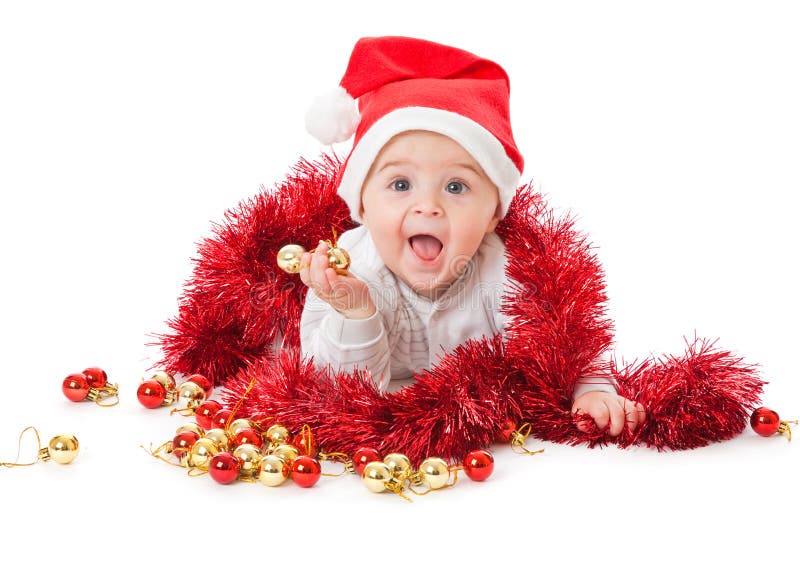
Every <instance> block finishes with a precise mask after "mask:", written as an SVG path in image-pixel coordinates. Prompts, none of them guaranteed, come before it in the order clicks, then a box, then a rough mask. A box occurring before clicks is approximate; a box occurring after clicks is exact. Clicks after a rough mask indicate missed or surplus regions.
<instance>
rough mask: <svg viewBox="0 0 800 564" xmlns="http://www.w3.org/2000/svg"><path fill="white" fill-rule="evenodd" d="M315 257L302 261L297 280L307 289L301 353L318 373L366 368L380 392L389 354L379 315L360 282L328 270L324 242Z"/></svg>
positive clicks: (384, 384)
mask: <svg viewBox="0 0 800 564" xmlns="http://www.w3.org/2000/svg"><path fill="white" fill-rule="evenodd" d="M315 255H316V256H314V257H313V258H312V256H311V255H310V254H309V253H306V255H304V256H303V258H302V259H301V268H303V267H305V268H304V269H303V270H301V271H300V273H301V279H302V280H303V282H304V283H305V284H306V285H307V286H308V287H309V290H308V292H307V293H306V302H305V305H304V307H303V314H302V317H301V319H300V342H301V347H302V350H303V354H304V355H305V356H313V357H314V365H315V366H316V367H317V368H318V369H322V368H324V367H325V366H330V367H331V368H332V369H334V370H344V371H346V372H352V371H353V370H354V369H355V368H356V367H357V368H359V369H365V368H368V369H369V371H370V372H371V374H372V378H373V381H374V382H375V384H376V385H377V386H378V388H379V389H381V390H383V389H385V388H386V386H387V384H388V382H389V374H390V372H389V368H390V354H389V342H388V336H387V333H386V329H385V328H384V324H383V316H382V315H381V312H380V311H379V310H378V309H377V308H376V307H375V305H374V303H373V302H372V298H371V297H370V296H369V293H368V290H367V286H366V284H364V282H363V281H361V280H359V279H358V278H356V277H355V276H353V275H352V274H350V273H348V275H346V276H345V275H339V274H337V273H336V272H335V271H334V270H333V269H332V268H329V267H328V264H327V258H326V256H325V248H324V244H320V246H319V247H318V248H317V251H316V253H315Z"/></svg>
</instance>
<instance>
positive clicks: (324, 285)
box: [300, 241, 376, 319]
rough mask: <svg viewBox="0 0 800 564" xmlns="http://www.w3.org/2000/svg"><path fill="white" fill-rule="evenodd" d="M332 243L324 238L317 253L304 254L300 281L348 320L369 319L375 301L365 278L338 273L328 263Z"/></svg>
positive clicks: (373, 311)
mask: <svg viewBox="0 0 800 564" xmlns="http://www.w3.org/2000/svg"><path fill="white" fill-rule="evenodd" d="M327 251H328V245H327V244H326V243H325V242H324V241H320V242H319V245H317V248H316V250H315V251H314V252H313V253H303V256H302V257H300V280H302V281H303V284H305V285H306V286H308V287H309V289H311V290H314V293H315V294H316V295H317V296H318V297H319V298H320V299H321V300H323V301H326V302H328V303H329V304H330V305H331V306H332V307H333V308H334V309H336V310H337V311H338V312H339V313H341V314H342V315H344V316H345V317H347V318H348V319H366V318H367V317H370V316H372V315H373V314H374V313H375V310H376V308H375V304H374V303H373V301H372V297H371V296H370V295H369V290H368V288H367V285H366V283H364V281H363V280H359V279H358V278H356V277H355V276H354V275H353V274H351V273H350V272H348V273H347V274H337V272H336V271H335V270H334V269H333V268H331V267H330V266H329V263H328V253H327Z"/></svg>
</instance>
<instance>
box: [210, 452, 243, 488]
mask: <svg viewBox="0 0 800 564" xmlns="http://www.w3.org/2000/svg"><path fill="white" fill-rule="evenodd" d="M239 465H240V462H239V459H238V458H236V457H235V456H233V455H232V454H231V453H229V452H220V453H218V454H216V455H214V457H213V458H212V459H211V462H209V463H208V473H209V474H211V477H212V478H214V480H216V481H217V482H219V483H220V484H230V483H231V482H235V481H236V478H238V477H239Z"/></svg>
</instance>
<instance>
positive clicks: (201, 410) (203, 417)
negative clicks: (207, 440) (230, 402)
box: [194, 400, 222, 431]
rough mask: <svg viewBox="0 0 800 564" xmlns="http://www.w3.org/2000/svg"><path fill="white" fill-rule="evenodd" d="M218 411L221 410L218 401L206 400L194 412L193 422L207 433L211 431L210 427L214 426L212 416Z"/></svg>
mask: <svg viewBox="0 0 800 564" xmlns="http://www.w3.org/2000/svg"><path fill="white" fill-rule="evenodd" d="M220 409H222V406H221V405H220V403H219V402H218V401H214V400H206V401H204V402H203V403H201V404H200V405H198V406H197V409H195V410H194V418H195V421H197V424H198V425H200V426H201V427H202V428H203V429H205V430H206V431H207V430H209V429H211V426H212V425H213V424H214V415H216V414H217V412H218V411H219V410H220Z"/></svg>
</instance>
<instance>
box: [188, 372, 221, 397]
mask: <svg viewBox="0 0 800 564" xmlns="http://www.w3.org/2000/svg"><path fill="white" fill-rule="evenodd" d="M186 381H187V382H193V383H195V384H197V385H198V386H200V388H202V390H203V392H205V394H206V396H210V395H211V391H212V390H213V389H214V386H212V385H211V380H209V379H208V378H206V377H205V376H203V375H202V374H192V375H191V376H189V377H188V378H187V379H186Z"/></svg>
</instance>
